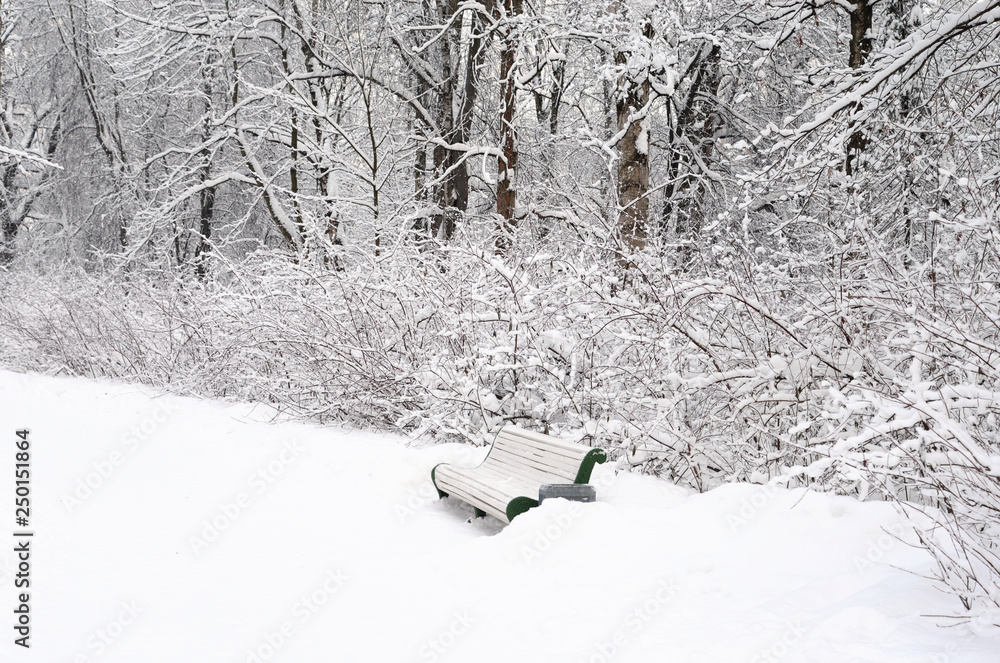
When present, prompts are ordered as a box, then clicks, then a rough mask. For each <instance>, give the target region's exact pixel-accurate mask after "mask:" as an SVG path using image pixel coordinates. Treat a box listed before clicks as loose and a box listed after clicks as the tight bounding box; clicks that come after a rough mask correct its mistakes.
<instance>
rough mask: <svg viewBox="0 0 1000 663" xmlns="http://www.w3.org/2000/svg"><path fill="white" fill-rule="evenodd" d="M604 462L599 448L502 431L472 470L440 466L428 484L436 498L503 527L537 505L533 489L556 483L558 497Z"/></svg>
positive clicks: (512, 428)
mask: <svg viewBox="0 0 1000 663" xmlns="http://www.w3.org/2000/svg"><path fill="white" fill-rule="evenodd" d="M606 459H607V455H606V454H605V453H604V451H603V450H602V449H595V448H592V447H586V446H583V445H582V444H574V443H572V442H566V441H565V440H561V439H559V438H557V437H552V436H550V435H543V434H542V433H535V432H533V431H529V430H524V429H523V428H518V427H517V426H504V427H503V428H501V429H500V431H499V432H497V434H496V436H495V437H494V438H493V445H492V446H491V447H490V451H489V453H488V454H487V455H486V460H484V461H483V462H482V464H480V465H479V466H478V467H472V468H463V467H455V466H454V465H450V464H447V463H442V464H440V465H436V466H435V467H434V469H433V470H431V480H432V481H433V482H434V486H435V487H436V488H437V491H438V496H439V497H442V498H443V497H449V496H451V497H454V498H456V499H459V500H462V501H463V502H465V503H467V504H470V505H472V507H473V508H474V509H475V513H476V515H477V516H482V515H485V514H487V513H488V514H490V515H492V516H496V517H497V518H498V519H500V520H501V521H502V522H505V523H509V522H510V521H512V520H513V519H514V518H515V516H518V515H520V514H522V513H524V512H525V511H527V510H528V509H531V508H532V507H536V506H538V503H539V489H541V488H543V487H548V486H551V485H552V484H556V490H555V493H556V494H559V491H558V487H559V485H561V484H586V483H587V482H589V481H590V473H591V472H592V471H593V469H594V465H595V464H596V463H603V462H604V461H605V460H606ZM572 492H574V491H573V490H572V489H571V488H570V490H567V491H565V493H567V494H568V493H572ZM576 492H579V491H576ZM591 492H592V491H591Z"/></svg>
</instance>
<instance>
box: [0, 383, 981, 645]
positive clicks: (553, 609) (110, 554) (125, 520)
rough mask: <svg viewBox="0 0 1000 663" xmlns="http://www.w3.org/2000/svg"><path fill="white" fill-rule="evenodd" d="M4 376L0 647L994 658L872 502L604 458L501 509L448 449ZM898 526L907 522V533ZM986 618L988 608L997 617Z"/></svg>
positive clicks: (134, 391)
mask: <svg viewBox="0 0 1000 663" xmlns="http://www.w3.org/2000/svg"><path fill="white" fill-rule="evenodd" d="M263 418H264V416H263V415H262V412H261V410H260V409H257V410H254V409H253V408H251V407H249V406H230V405H224V404H218V403H211V402H201V401H196V400H192V399H183V398H175V397H167V396H156V395H154V394H151V393H149V392H147V391H143V390H140V389H138V388H136V387H132V386H123V385H118V384H111V383H101V382H93V381H86V380H75V379H56V378H49V377H42V376H24V375H18V374H13V373H0V422H2V426H4V427H5V429H4V430H2V431H0V432H2V435H3V436H4V438H5V439H6V440H7V442H5V444H4V446H3V451H0V459H2V462H0V468H2V476H3V477H5V478H4V479H2V480H0V495H2V502H3V504H4V505H6V506H5V507H4V509H2V510H0V513H2V514H3V518H4V519H5V521H6V522H5V526H4V531H5V532H6V534H5V536H7V537H8V539H7V541H6V542H5V544H4V545H3V547H2V548H3V550H4V551H5V552H3V553H2V554H0V564H2V574H3V583H2V587H3V589H2V590H0V606H3V612H4V614H6V615H7V616H8V617H7V620H8V624H7V625H6V626H5V630H6V632H7V634H8V635H7V637H6V638H5V641H4V643H3V646H2V649H0V652H3V653H2V654H0V656H2V658H4V659H7V660H18V661H21V660H24V661H28V660H30V661H34V662H39V663H50V662H51V663H56V662H80V663H82V662H85V661H99V662H101V663H112V662H115V661H119V662H139V661H141V662H143V663H159V662H163V663H178V662H181V661H191V662H195V663H230V662H231V663H244V662H247V661H251V662H263V661H287V662H289V663H308V662H312V661H324V662H326V661H350V662H362V661H372V662H378V663H389V662H396V661H400V662H405V661H459V662H461V661H467V662H473V661H475V662H477V663H481V662H483V663H485V662H488V661H497V662H504V663H531V662H534V661H538V662H546V663H548V662H558V661H567V662H571V663H576V662H579V661H586V662H587V663H590V662H597V661H611V660H614V661H622V662H625V661H642V662H648V661H698V662H699V663H709V662H714V661H719V662H730V661H745V662H746V663H754V662H755V661H760V662H764V661H777V660H781V661H785V662H788V663H792V662H795V661H808V662H810V663H813V662H826V661H829V662H830V663H846V662H848V661H872V662H888V661H899V662H900V663H902V662H906V663H915V662H921V661H926V662H927V663H932V662H933V663H943V662H947V663H956V662H968V663H972V662H985V661H1000V641H997V640H994V639H990V638H989V637H987V636H985V635H983V634H982V633H979V632H977V630H978V629H976V627H975V625H972V626H971V627H970V626H965V625H963V626H957V627H954V628H940V627H939V625H941V624H947V623H949V621H948V620H946V619H943V618H935V617H930V616H926V615H942V614H946V613H948V612H950V611H951V610H952V609H953V606H952V604H951V601H952V599H951V598H949V597H947V596H945V595H943V594H940V593H938V592H937V591H936V590H935V589H934V588H933V587H932V586H931V584H930V582H929V581H927V580H925V579H923V578H922V577H921V574H924V573H927V572H928V571H929V569H930V566H929V564H930V560H929V558H928V557H927V556H926V555H925V553H923V552H922V551H921V550H919V549H917V548H913V547H911V546H909V545H907V544H906V542H905V541H906V540H907V538H908V537H907V534H906V531H905V528H904V526H903V523H902V522H901V521H900V520H899V518H898V517H897V516H896V514H895V513H894V512H893V510H892V508H891V507H890V506H888V505H886V504H882V503H865V504H862V503H858V502H856V501H853V500H850V499H846V498H835V497H830V496H825V495H818V494H813V493H805V492H803V491H785V490H767V489H762V488H760V487H751V486H742V485H741V486H726V487H723V488H719V489H716V490H713V491H710V492H708V493H705V494H693V493H690V492H688V491H686V490H682V489H680V488H677V487H675V486H673V485H670V484H668V483H666V482H663V481H659V480H655V479H652V478H648V477H641V476H633V475H627V474H619V475H615V472H614V469H613V468H612V467H607V466H599V467H598V469H597V471H596V478H595V483H596V484H597V486H598V500H599V502H598V503H597V504H590V505H579V504H571V503H568V502H565V501H562V500H556V501H551V502H546V503H545V504H544V505H543V506H542V507H540V508H538V509H535V510H533V511H530V512H528V513H527V514H525V515H523V516H521V517H519V518H517V520H515V522H514V523H513V524H512V525H510V526H508V527H506V528H502V527H500V525H499V523H498V522H496V521H493V520H490V519H486V520H479V521H473V522H471V523H470V522H468V520H469V516H470V515H471V508H469V507H466V506H464V505H461V504H457V503H454V502H451V501H449V500H444V501H439V500H437V499H436V496H435V494H434V492H433V488H432V486H431V484H430V481H429V477H430V469H431V467H432V466H433V465H434V464H435V463H438V462H442V461H450V462H462V463H473V462H475V461H476V460H477V459H479V458H481V457H482V455H483V454H484V453H485V448H480V449H474V448H470V447H463V446H459V445H441V446H423V447H415V446H409V447H408V446H406V442H407V441H406V440H405V439H402V438H399V437H392V436H386V435H373V434H369V433H361V432H354V431H349V430H342V429H330V428H325V429H323V428H317V427H310V426H305V425H299V424H294V423H281V424H270V423H266V422H263V421H262V419H263ZM19 428H28V429H30V431H31V433H30V435H31V438H30V439H31V444H32V447H31V449H32V458H31V463H32V468H31V469H32V491H33V492H32V506H33V511H32V514H31V516H32V517H31V527H30V529H31V530H32V531H34V532H35V534H34V538H33V542H32V546H33V550H32V559H31V562H32V567H31V583H32V587H31V601H30V602H31V611H32V612H31V623H32V632H31V641H30V642H31V650H30V652H29V651H24V650H22V649H21V648H20V647H16V646H15V645H14V644H13V639H14V633H13V631H12V630H11V626H12V625H13V617H12V615H13V612H12V611H13V606H14V601H15V588H14V586H13V572H14V564H15V556H14V553H13V539H14V537H12V536H10V534H11V532H13V531H14V530H15V527H14V508H13V504H14V481H13V464H14V452H15V449H14V439H15V438H14V431H15V430H17V429H19ZM899 538H902V539H903V541H900V540H899ZM984 632H985V630H984Z"/></svg>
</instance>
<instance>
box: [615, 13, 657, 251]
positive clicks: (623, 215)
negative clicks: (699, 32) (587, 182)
mask: <svg viewBox="0 0 1000 663" xmlns="http://www.w3.org/2000/svg"><path fill="white" fill-rule="evenodd" d="M643 35H644V36H645V37H646V39H652V37H653V26H652V24H651V23H649V22H647V23H646V24H645V26H644V27H643ZM628 55H629V54H628V52H627V51H624V50H619V51H618V52H616V53H615V63H616V64H618V65H622V66H623V65H625V64H627V62H628ZM649 90H650V86H649V79H648V77H644V78H643V80H642V81H639V82H636V81H632V80H628V74H622V77H621V78H620V79H619V81H618V99H617V103H616V108H615V110H616V116H617V120H618V131H619V132H624V135H623V136H622V138H621V140H620V141H619V142H618V207H619V210H620V211H619V220H618V226H619V231H620V233H621V239H622V242H623V243H624V248H625V249H626V250H627V251H629V252H632V251H641V250H642V249H644V248H645V247H646V241H647V238H648V228H647V226H648V223H649V195H648V194H649V129H648V123H647V122H645V121H644V120H640V119H636V118H635V117H634V116H635V115H637V114H639V113H640V112H643V111H645V110H646V107H647V105H648V104H649Z"/></svg>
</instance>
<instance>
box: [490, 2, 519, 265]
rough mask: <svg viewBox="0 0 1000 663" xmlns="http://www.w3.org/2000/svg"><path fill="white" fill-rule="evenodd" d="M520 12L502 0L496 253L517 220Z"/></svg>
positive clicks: (502, 248)
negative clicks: (515, 126) (515, 181)
mask: <svg viewBox="0 0 1000 663" xmlns="http://www.w3.org/2000/svg"><path fill="white" fill-rule="evenodd" d="M497 7H498V8H499V5H497ZM521 12H522V0H503V13H504V16H502V17H500V16H498V18H500V20H502V21H503V20H504V19H506V20H505V26H504V28H503V41H502V43H501V46H500V99H501V109H500V157H499V158H498V159H497V214H498V215H499V216H500V224H499V227H498V228H497V238H496V250H497V252H498V253H502V252H504V251H506V250H507V249H508V248H509V247H510V241H511V233H512V232H513V230H514V226H515V224H516V223H517V217H516V213H517V189H516V186H515V184H514V176H515V175H516V169H517V132H516V130H515V128H514V116H515V112H516V106H517V80H516V78H517V77H516V70H515V57H516V55H517V48H518V43H517V40H518V37H517V26H516V25H515V21H516V19H517V17H518V16H520V15H521ZM497 13H498V14H499V12H497Z"/></svg>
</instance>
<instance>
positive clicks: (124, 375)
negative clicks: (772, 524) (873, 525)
mask: <svg viewBox="0 0 1000 663" xmlns="http://www.w3.org/2000/svg"><path fill="white" fill-rule="evenodd" d="M0 7H2V9H0V106H2V108H0V113H2V124H0V293H2V300H0V352H2V354H0V363H2V364H3V366H4V367H6V368H12V369H16V370H22V371H38V372H46V373H49V374H64V375H77V376H88V377H101V378H116V379H121V380H127V381H133V382H140V383H144V384H149V385H154V386H156V387H159V388H164V389H167V390H170V391H173V392H176V393H180V394H190V395H198V396H205V397H213V398H225V399H232V400H240V401H252V402H261V403H268V404H270V405H271V406H273V407H274V408H276V410H277V411H279V412H281V413H283V414H285V415H288V416H292V417H297V418H301V419H305V420H311V421H315V422H340V423H348V424H350V425H353V426H357V427H362V428H369V429H379V430H397V431H406V432H408V433H409V434H411V435H414V436H426V437H430V438H435V439H439V440H451V441H454V440H469V441H477V440H481V439H482V434H483V433H484V432H485V431H488V430H495V429H496V428H497V427H499V426H500V425H502V424H504V423H517V424H519V425H521V426H524V427H526V428H532V429H535V430H539V431H542V432H547V433H552V434H562V435H566V436H570V437H573V436H575V437H576V438H577V439H580V440H582V441H585V442H587V443H590V444H594V445H599V446H601V447H603V448H605V449H606V450H607V451H608V452H609V455H610V456H611V457H612V459H614V460H615V461H616V462H617V463H618V467H619V468H631V469H633V470H634V471H636V472H644V473H650V474H655V475H658V476H662V477H664V478H666V479H669V480H671V481H674V482H676V483H678V484H682V485H686V486H690V487H693V488H695V489H698V490H707V489H709V488H711V487H714V486H717V485H720V484H722V483H726V482H749V483H757V484H768V483H771V484H776V485H786V486H808V487H810V488H813V489H815V490H818V491H830V492H836V493H839V494H844V495H850V496H854V497H856V498H857V499H861V500H887V501H891V502H893V503H894V504H896V505H897V506H898V508H899V509H900V510H902V511H903V512H904V513H906V514H907V515H909V516H910V517H911V518H912V521H913V522H914V523H915V525H916V526H918V530H919V532H920V538H921V543H922V544H923V546H924V547H926V548H927V549H928V550H929V551H930V552H931V553H932V554H933V555H934V559H935V560H936V564H937V572H936V580H937V582H938V583H939V584H940V586H941V587H942V589H944V590H945V591H947V592H949V593H950V594H952V595H954V597H955V599H956V600H955V606H956V608H955V615H954V617H955V619H957V620H969V619H974V618H976V616H977V615H981V614H983V613H984V611H986V612H987V613H988V614H991V615H993V617H992V619H993V622H992V623H993V625H994V626H997V627H998V628H1000V253H998V247H1000V244H998V241H1000V236H998V234H1000V39H998V37H1000V0H981V1H979V2H970V1H968V0H957V1H955V2H951V1H947V2H943V3H942V2H938V1H937V0H718V1H715V2H712V1H708V0H706V1H703V2H695V1H688V0H660V1H659V2H652V1H650V0H605V1H604V2H594V1H590V0H531V1H527V0H340V1H339V2H331V1H330V0H198V1H195V0H45V1H42V0H3V2H2V5H0Z"/></svg>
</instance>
